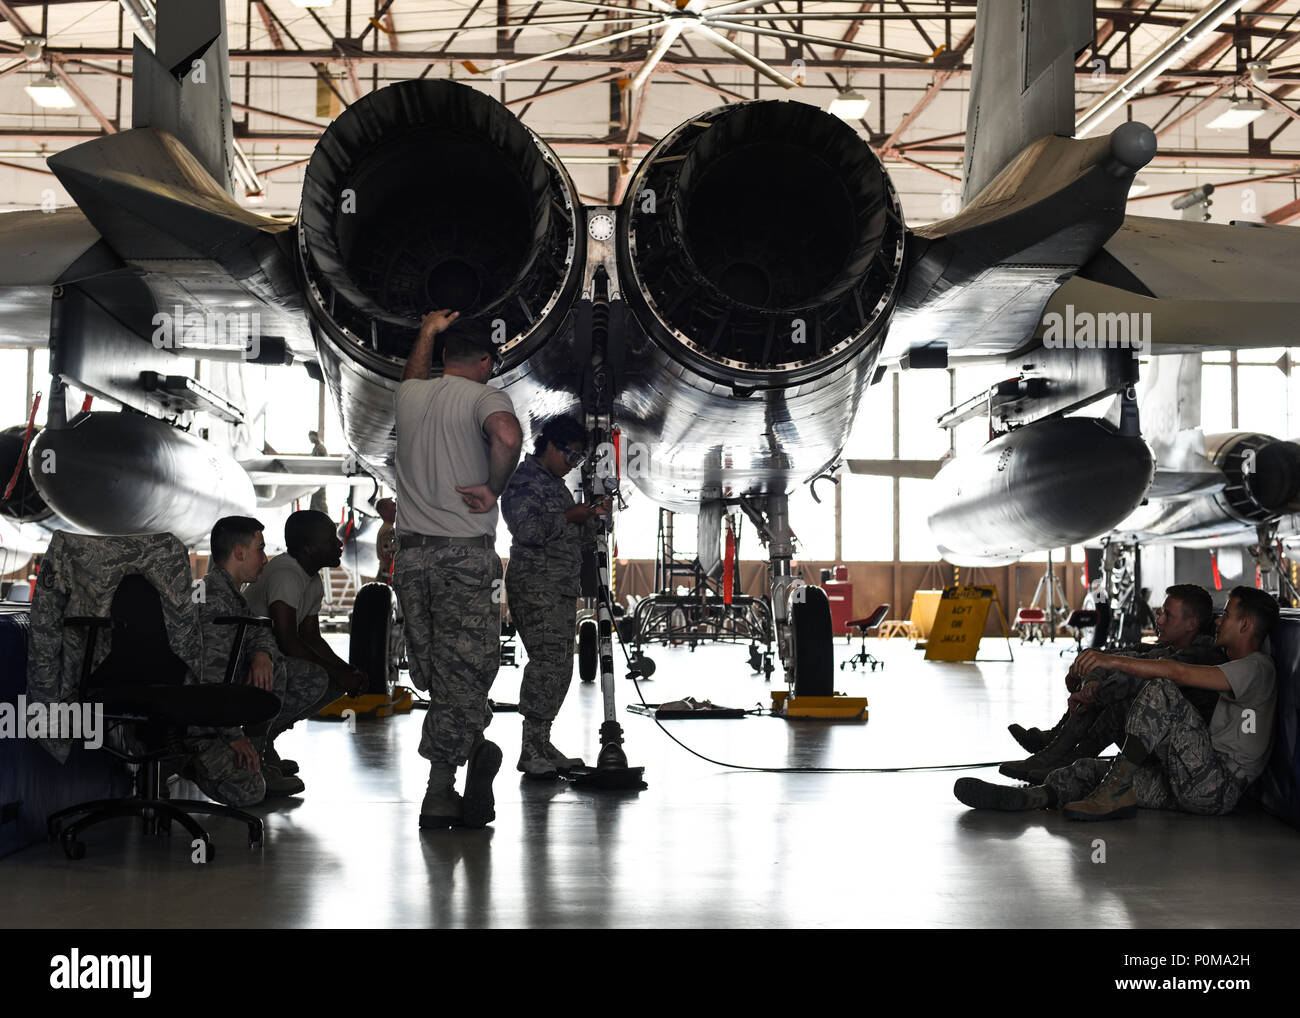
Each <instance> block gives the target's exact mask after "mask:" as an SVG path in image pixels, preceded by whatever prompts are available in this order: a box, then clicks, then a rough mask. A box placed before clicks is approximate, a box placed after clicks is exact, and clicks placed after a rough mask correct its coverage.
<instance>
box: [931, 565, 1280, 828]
mask: <svg viewBox="0 0 1300 1018" xmlns="http://www.w3.org/2000/svg"><path fill="white" fill-rule="evenodd" d="M1277 617H1278V607H1277V602H1276V601H1275V600H1273V598H1272V597H1271V596H1270V595H1268V594H1266V593H1264V592H1263V591H1261V590H1255V589H1254V588H1251V587H1236V588H1234V589H1233V591H1232V594H1231V596H1230V597H1229V598H1228V605H1227V608H1226V609H1225V610H1224V613H1223V615H1222V616H1221V617H1220V619H1219V621H1218V625H1217V628H1216V632H1215V643H1216V644H1217V645H1218V646H1219V647H1221V648H1222V649H1223V650H1224V652H1225V653H1226V655H1227V658H1228V660H1227V661H1224V662H1223V663H1222V664H1218V665H1196V664H1187V663H1184V662H1182V661H1178V660H1175V659H1173V658H1169V659H1165V660H1140V659H1136V658H1120V657H1116V656H1114V655H1110V654H1101V653H1099V652H1097V651H1092V650H1090V651H1086V652H1084V654H1082V655H1080V661H1079V663H1080V667H1081V669H1083V670H1091V669H1093V668H1097V667H1100V668H1108V669H1110V668H1116V669H1119V670H1121V671H1123V672H1126V673H1127V674H1128V675H1130V676H1132V677H1133V678H1134V679H1136V680H1137V681H1140V682H1142V683H1143V685H1142V687H1141V689H1140V690H1139V692H1138V693H1137V695H1136V696H1135V697H1134V698H1133V701H1132V704H1131V706H1130V707H1129V709H1128V711H1127V714H1126V715H1125V718H1124V722H1123V725H1122V727H1121V728H1120V729H1119V730H1118V731H1117V732H1115V733H1112V734H1113V736H1114V738H1112V739H1111V740H1110V741H1117V742H1120V743H1121V745H1120V753H1119V756H1117V757H1116V758H1115V760H1114V761H1113V762H1111V761H1102V760H1095V759H1094V760H1078V761H1075V762H1074V763H1072V764H1070V765H1069V766H1066V767H1062V768H1058V769H1056V770H1053V771H1051V772H1050V773H1049V774H1048V775H1047V776H1046V777H1045V779H1044V780H1043V782H1042V783H1041V784H1036V785H1033V786H1030V787H1028V788H1011V787H1006V786H999V785H993V784H990V783H989V782H985V781H979V780H977V779H975V778H961V779H959V780H958V782H957V784H956V785H955V786H954V788H953V793H954V794H955V795H956V797H957V798H958V799H959V800H961V801H962V802H963V803H965V804H966V805H967V806H971V807H974V808H976V809H1001V810H1026V809H1039V808H1048V809H1051V808H1055V807H1058V806H1059V807H1060V808H1061V809H1062V810H1063V812H1064V814H1065V816H1067V817H1068V818H1070V819H1071V820H1111V819H1118V818H1123V817H1131V816H1133V815H1134V814H1135V813H1136V812H1137V809H1138V807H1139V806H1141V807H1146V808H1150V809H1178V810H1183V811H1185V812H1189V813H1203V814H1220V813H1227V812H1229V811H1231V810H1232V809H1233V807H1234V806H1236V804H1237V801H1238V800H1239V799H1240V797H1241V794H1242V792H1244V791H1245V789H1246V786H1247V785H1249V784H1250V782H1251V781H1253V780H1254V779H1255V778H1257V777H1258V776H1259V775H1260V774H1261V773H1262V772H1263V770H1264V767H1265V765H1266V763H1267V760H1268V751H1269V748H1270V743H1271V737H1272V732H1273V721H1274V714H1275V712H1276V675H1275V668H1274V665H1273V661H1272V659H1271V658H1270V657H1269V656H1268V655H1267V654H1264V653H1262V652H1261V651H1260V647H1261V645H1262V644H1263V642H1264V639H1265V638H1266V637H1267V635H1268V632H1269V630H1270V629H1271V628H1272V626H1273V624H1274V623H1275V622H1276V621H1277ZM1189 686H1190V687H1192V688H1197V689H1210V690H1215V691H1216V692H1217V695H1218V703H1217V704H1216V706H1215V708H1214V713H1213V715H1212V716H1211V718H1210V721H1209V723H1208V724H1207V723H1206V721H1205V720H1204V719H1203V718H1202V717H1201V715H1200V713H1199V712H1198V711H1197V710H1196V708H1195V707H1194V706H1193V705H1192V704H1191V703H1190V702H1189V701H1188V700H1187V698H1186V697H1185V696H1184V695H1183V693H1182V691H1181V690H1182V688H1184V687H1189Z"/></svg>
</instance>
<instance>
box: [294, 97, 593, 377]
mask: <svg viewBox="0 0 1300 1018" xmlns="http://www.w3.org/2000/svg"><path fill="white" fill-rule="evenodd" d="M580 211H581V209H580V204H579V200H578V196H577V192H576V190H575V189H574V187H573V184H572V182H571V181H570V180H569V178H568V175H567V174H566V173H565V171H564V169H563V167H562V165H561V164H560V162H559V160H558V159H556V157H555V155H554V153H553V152H552V151H551V150H550V149H549V148H548V147H547V146H546V145H545V144H544V143H543V142H542V141H540V140H539V139H538V137H537V136H536V135H535V134H533V132H532V131H530V130H529V129H528V128H527V127H525V126H524V125H523V124H522V123H520V122H519V120H518V118H517V117H516V116H515V115H514V114H513V113H512V112H511V111H510V110H508V109H507V108H506V107H504V106H502V105H501V104H500V103H498V102H497V101H496V100H494V99H492V98H491V97H490V96H488V95H485V94H484V93H482V92H479V91H477V90H475V89H473V88H471V87H469V86H468V85H461V84H457V83H456V82H452V81H428V80H416V81H404V82H399V83H397V84H394V85H389V86H388V87H386V88H381V89H379V90H378V91H376V92H372V93H370V94H369V95H367V96H366V97H365V98H363V99H361V100H360V101H358V102H356V103H354V104H353V105H352V106H351V107H349V108H348V109H347V110H346V111H344V113H343V114H342V115H341V116H339V117H338V119H336V120H335V121H334V122H333V123H332V124H331V125H330V126H329V128H327V129H326V131H325V134H324V136H323V137H322V138H321V140H320V143H319V144H318V145H317V146H316V150H315V152H314V153H313V155H312V158H311V161H310V163H308V166H307V170H306V174H305V176H304V179H303V197H302V210H301V215H300V218H299V231H298V248H299V259H300V262H301V265H302V269H303V273H304V276H305V279H306V282H307V284H308V305H309V307H310V308H311V311H312V313H313V318H314V319H315V321H316V323H317V325H318V327H319V328H320V329H322V330H323V331H324V332H325V333H326V336H327V339H328V340H329V341H330V343H331V344H332V345H334V346H335V347H336V348H337V349H338V352H339V354H340V355H341V356H344V357H346V358H348V359H351V360H356V361H359V362H361V363H362V364H364V365H365V366H366V367H367V368H368V369H369V370H370V371H372V372H374V373H375V374H377V375H378V376H380V377H385V378H389V379H394V378H399V377H400V376H401V371H402V363H403V361H404V360H405V358H406V356H407V353H408V352H409V350H410V347H411V344H412V342H413V341H414V339H415V336H416V334H417V331H418V329H419V325H420V316H421V315H422V314H423V313H424V312H426V311H430V310H436V309H439V308H450V309H452V310H455V311H459V312H460V313H461V315H462V316H469V317H474V318H477V319H479V320H481V321H483V322H485V323H499V324H497V325H495V326H494V327H495V328H496V329H497V330H498V331H499V336H500V338H499V340H498V341H499V342H500V343H501V349H502V352H503V355H504V356H505V358H506V361H507V364H508V365H509V364H511V363H514V362H516V361H518V360H522V359H523V358H525V357H526V356H527V355H528V353H529V352H530V351H531V350H532V349H533V348H535V347H536V345H537V344H539V343H541V342H543V341H544V340H545V339H546V338H547V336H548V335H549V333H550V332H552V331H554V329H555V327H556V326H557V325H558V324H559V320H560V319H562V318H563V315H564V312H565V311H567V306H568V304H569V303H570V302H571V300H572V294H573V291H574V290H575V289H576V287H577V285H578V275H579V272H580V269H581V264H582V238H583V236H584V234H583V226H582V224H578V226H577V227H576V228H575V223H578V220H579V219H580V218H581V217H580ZM575 265H576V266H577V269H576V270H575ZM557 305H560V306H559V307H558V308H557ZM553 310H556V311H557V312H558V313H556V314H552V313H551V312H552V311H553ZM327 370H328V369H327Z"/></svg>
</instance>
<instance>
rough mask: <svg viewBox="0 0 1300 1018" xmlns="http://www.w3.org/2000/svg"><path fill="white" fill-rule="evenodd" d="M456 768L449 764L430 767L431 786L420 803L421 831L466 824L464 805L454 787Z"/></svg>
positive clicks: (431, 765)
mask: <svg viewBox="0 0 1300 1018" xmlns="http://www.w3.org/2000/svg"><path fill="white" fill-rule="evenodd" d="M455 778H456V771H455V768H453V767H449V766H448V765H447V764H430V765H429V785H428V787H427V788H426V789H425V792H424V800H423V801H422V802H421V803H420V830H422V831H423V830H445V829H446V828H448V827H460V826H461V825H462V824H463V823H464V803H463V801H462V799H461V797H460V793H459V792H457V791H456V789H455V788H453V787H452V782H453V781H455Z"/></svg>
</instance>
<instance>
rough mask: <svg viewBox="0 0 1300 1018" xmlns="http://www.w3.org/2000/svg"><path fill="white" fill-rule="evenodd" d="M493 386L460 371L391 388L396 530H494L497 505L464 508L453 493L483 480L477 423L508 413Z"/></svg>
mask: <svg viewBox="0 0 1300 1018" xmlns="http://www.w3.org/2000/svg"><path fill="white" fill-rule="evenodd" d="M514 412H515V408H514V404H513V403H511V402H510V397H509V396H507V395H506V394H505V393H504V392H502V391H501V390H500V389H493V388H492V387H491V386H487V385H481V384H480V383H478V382H475V381H473V380H472V379H469V378H463V377H461V376H460V375H443V376H442V377H441V378H424V379H410V380H409V381H405V382H403V383H402V384H401V385H400V386H398V389H397V532H398V533H399V534H424V535H427V536H430V537H483V536H490V535H494V534H495V533H496V530H497V516H498V513H497V508H496V506H493V507H492V509H491V510H490V511H488V512H485V513H471V512H470V511H469V506H467V505H466V504H465V502H464V500H463V499H462V498H461V496H460V493H459V492H458V491H456V488H457V487H462V488H466V487H469V486H471V485H474V484H485V483H487V479H488V470H489V466H490V461H489V458H488V439H487V435H486V434H485V433H484V431H483V423H484V422H485V421H486V420H487V419H488V418H489V417H491V416H492V415H493V414H495V413H508V414H514Z"/></svg>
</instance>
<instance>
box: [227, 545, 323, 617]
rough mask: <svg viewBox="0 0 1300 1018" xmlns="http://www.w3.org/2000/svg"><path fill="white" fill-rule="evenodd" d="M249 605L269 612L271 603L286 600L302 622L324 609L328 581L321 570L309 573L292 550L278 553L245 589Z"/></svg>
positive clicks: (259, 612)
mask: <svg viewBox="0 0 1300 1018" xmlns="http://www.w3.org/2000/svg"><path fill="white" fill-rule="evenodd" d="M244 598H245V599H246V600H247V601H248V607H249V608H250V609H251V610H252V612H253V614H254V615H262V616H269V615H270V614H271V605H272V604H273V603H274V602H276V601H283V602H284V603H285V604H287V605H289V606H290V607H291V608H292V609H293V613H294V625H295V626H301V625H302V622H303V619H306V618H309V617H311V616H313V615H316V614H318V613H319V612H320V605H321V601H323V600H324V599H325V585H324V584H323V583H322V582H321V578H320V573H312V574H311V575H308V574H307V572H306V571H305V570H304V569H303V567H302V566H300V565H299V564H298V560H297V559H295V558H294V557H293V556H292V555H290V554H289V553H288V552H285V553H284V554H283V555H277V556H275V558H273V559H271V561H270V562H268V563H267V564H266V567H265V568H264V569H263V570H262V575H261V576H259V577H258V578H257V580H256V582H254V583H253V584H252V586H250V587H249V588H248V590H247V591H245V593H244Z"/></svg>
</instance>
